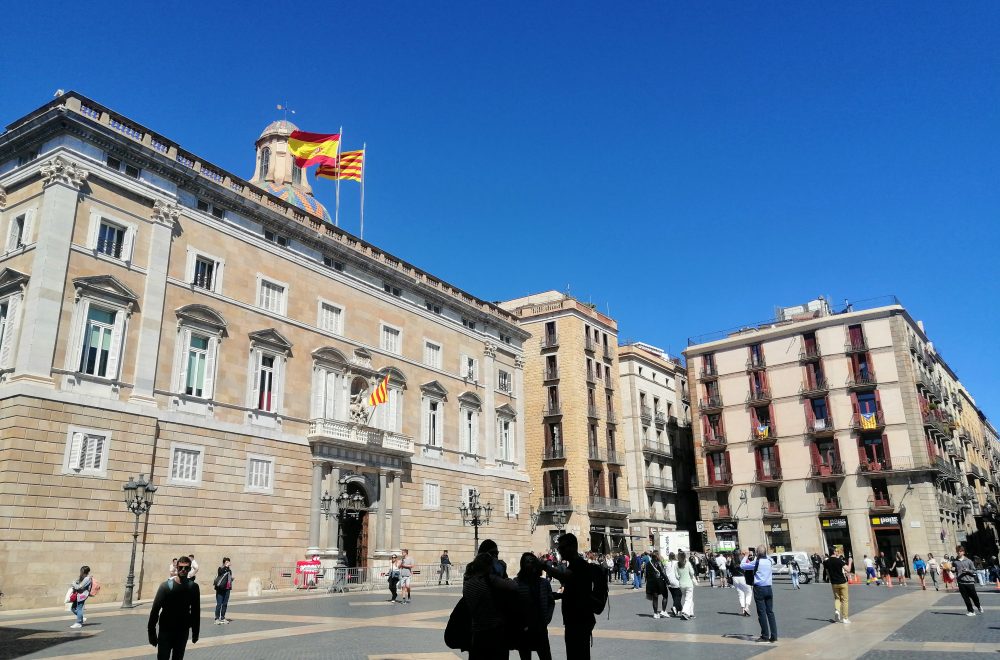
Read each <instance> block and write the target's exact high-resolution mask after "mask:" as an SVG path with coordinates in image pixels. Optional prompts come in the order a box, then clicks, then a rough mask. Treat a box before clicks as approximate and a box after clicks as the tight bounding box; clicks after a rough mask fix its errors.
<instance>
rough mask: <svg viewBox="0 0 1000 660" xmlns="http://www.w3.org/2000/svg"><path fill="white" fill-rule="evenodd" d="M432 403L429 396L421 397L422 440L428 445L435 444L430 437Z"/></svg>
mask: <svg viewBox="0 0 1000 660" xmlns="http://www.w3.org/2000/svg"><path fill="white" fill-rule="evenodd" d="M430 414H431V404H430V400H429V399H428V398H427V397H421V398H420V440H421V442H423V443H424V444H426V445H431V444H434V443H432V442H431V439H430V438H429V437H428V433H429V431H428V429H429V428H430Z"/></svg>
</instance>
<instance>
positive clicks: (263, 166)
mask: <svg viewBox="0 0 1000 660" xmlns="http://www.w3.org/2000/svg"><path fill="white" fill-rule="evenodd" d="M270 167H271V149H270V148H269V147H264V148H263V149H261V150H260V176H259V177H257V178H258V179H261V180H264V179H265V178H267V170H268V169H269V168H270Z"/></svg>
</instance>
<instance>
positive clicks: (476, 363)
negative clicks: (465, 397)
mask: <svg viewBox="0 0 1000 660" xmlns="http://www.w3.org/2000/svg"><path fill="white" fill-rule="evenodd" d="M472 380H474V381H476V382H477V383H478V382H479V360H478V359H473V360H472Z"/></svg>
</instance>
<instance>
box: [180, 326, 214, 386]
mask: <svg viewBox="0 0 1000 660" xmlns="http://www.w3.org/2000/svg"><path fill="white" fill-rule="evenodd" d="M208 343H209V339H208V337H202V336H200V335H191V344H190V345H189V346H188V360H187V382H186V383H185V384H184V393H185V394H188V395H190V396H196V397H201V396H203V394H204V388H205V366H206V363H207V361H208Z"/></svg>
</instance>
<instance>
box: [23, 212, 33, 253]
mask: <svg viewBox="0 0 1000 660" xmlns="http://www.w3.org/2000/svg"><path fill="white" fill-rule="evenodd" d="M34 230H35V209H28V211H27V212H26V213H25V214H24V230H23V231H22V232H21V242H22V243H24V244H25V245H27V244H29V243H31V242H32V239H33V238H34V233H33V232H34Z"/></svg>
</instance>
